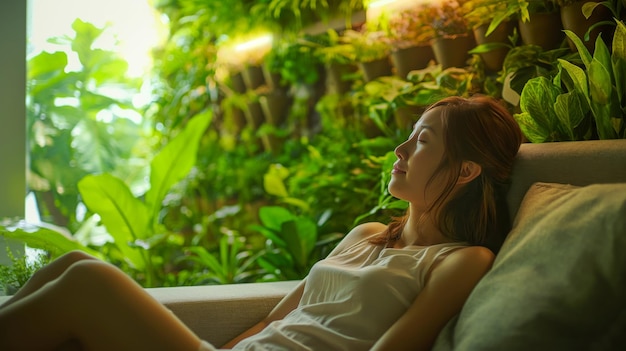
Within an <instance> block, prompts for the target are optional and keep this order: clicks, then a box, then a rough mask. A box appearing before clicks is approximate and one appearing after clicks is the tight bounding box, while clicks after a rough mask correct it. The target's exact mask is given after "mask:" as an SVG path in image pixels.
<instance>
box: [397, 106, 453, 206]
mask: <svg viewBox="0 0 626 351" xmlns="http://www.w3.org/2000/svg"><path fill="white" fill-rule="evenodd" d="M441 109H442V107H435V108H433V109H431V110H429V111H427V112H425V113H424V114H423V115H422V117H421V118H420V120H419V121H418V122H417V123H416V124H415V127H414V128H413V132H412V133H411V135H410V136H409V138H408V139H407V140H406V141H405V142H403V143H402V144H400V145H398V147H396V150H395V153H396V156H397V157H398V161H396V162H395V163H394V167H393V171H392V172H391V181H390V182H389V186H388V189H389V192H390V193H391V194H392V195H393V196H395V197H397V198H399V199H402V200H405V201H409V202H411V204H412V205H417V206H418V208H423V209H425V208H427V206H429V205H430V204H432V202H433V201H434V200H435V199H436V198H437V196H438V195H439V194H441V192H442V191H443V187H444V184H445V183H446V179H445V175H446V174H443V175H442V176H443V177H437V178H435V179H433V180H432V181H431V182H430V183H428V182H429V180H430V179H431V177H432V176H433V174H434V173H435V171H436V170H437V168H438V167H439V165H440V164H441V160H442V159H443V156H444V152H445V145H444V140H443V132H444V130H443V123H442V117H441ZM427 184H428V186H427Z"/></svg>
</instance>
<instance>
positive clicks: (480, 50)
mask: <svg viewBox="0 0 626 351" xmlns="http://www.w3.org/2000/svg"><path fill="white" fill-rule="evenodd" d="M508 47H509V45H507V44H505V43H485V44H480V45H478V46H476V47H475V48H473V49H472V50H470V51H468V53H469V54H484V53H487V52H490V51H493V50H497V49H502V48H508Z"/></svg>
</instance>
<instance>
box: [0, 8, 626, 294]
mask: <svg viewBox="0 0 626 351" xmlns="http://www.w3.org/2000/svg"><path fill="white" fill-rule="evenodd" d="M224 3H225V2H223V1H214V2H213V1H205V2H178V1H168V2H165V1H163V2H159V1H157V2H156V3H155V6H156V8H157V9H158V10H159V11H161V12H162V13H163V15H164V16H167V18H168V19H169V22H170V37H169V40H168V41H167V43H166V44H165V45H164V46H163V47H160V48H157V49H155V51H154V58H155V62H156V63H155V70H154V73H155V82H156V84H155V85H154V86H155V87H156V88H155V91H154V93H153V96H154V100H153V102H152V104H151V105H150V106H149V107H148V108H147V109H146V111H141V112H142V113H143V114H144V116H146V117H147V120H148V121H149V122H148V123H149V126H148V130H149V132H148V133H146V131H145V129H146V126H143V127H139V126H133V125H117V124H116V125H114V126H113V128H111V126H109V127H106V126H98V125H96V123H95V122H93V121H90V120H89V119H85V118H84V117H80V118H79V116H77V115H76V111H73V110H71V109H68V108H67V107H62V108H60V107H59V106H56V107H55V105H54V103H52V102H51V101H48V100H46V99H50V96H53V95H54V94H60V93H67V92H68V91H69V92H74V91H76V90H77V89H78V86H79V85H80V82H85V81H89V80H92V81H94V82H95V83H103V84H104V83H105V81H104V77H105V76H107V77H109V79H112V78H115V77H117V78H119V82H123V83H124V84H127V86H128V87H129V89H133V84H136V82H133V81H131V80H126V79H125V78H124V70H123V64H121V63H119V61H118V60H117V59H116V58H114V57H112V56H106V55H108V54H106V53H100V52H99V53H98V55H104V56H103V57H104V58H106V60H108V61H106V62H109V64H110V66H106V67H109V69H108V70H105V69H104V68H102V65H101V64H96V62H95V61H85V62H83V65H84V66H85V69H84V72H82V73H81V74H83V75H82V76H74V75H72V76H64V74H63V65H64V61H63V58H62V57H60V55H58V54H50V55H49V56H46V57H39V58H37V57H36V58H34V59H33V60H32V61H31V62H29V65H31V70H30V71H31V73H30V77H29V79H37V80H39V81H40V82H45V83H47V85H44V86H45V87H47V88H46V89H41V90H36V89H34V88H33V90H31V91H30V94H31V96H32V99H31V101H30V105H29V108H30V109H31V110H29V113H30V115H29V121H30V122H29V128H30V132H31V133H35V131H38V132H39V133H40V134H37V135H39V136H40V137H42V136H43V139H42V138H39V139H37V138H34V139H32V141H31V143H33V144H32V145H31V148H32V150H33V151H36V152H37V153H40V154H41V162H40V163H38V162H34V163H33V166H32V167H33V168H32V169H31V172H33V173H35V174H36V175H37V177H36V178H35V179H37V180H38V181H40V182H42V183H40V184H46V182H48V183H49V182H50V181H51V179H50V178H52V177H55V180H56V181H58V179H63V182H64V184H63V185H64V186H65V187H66V188H67V190H65V191H64V192H63V194H58V193H54V188H51V187H47V188H46V187H44V188H42V190H41V193H40V194H39V196H40V197H41V199H42V201H40V207H41V210H42V213H43V214H44V218H45V221H47V222H48V223H51V224H55V225H57V226H61V227H63V228H66V229H67V230H66V231H61V230H58V229H55V228H49V227H46V228H41V227H29V226H28V225H27V224H24V223H13V222H11V223H9V222H6V223H4V224H5V225H4V226H3V227H4V228H5V229H4V230H3V235H5V236H7V237H11V238H15V239H19V240H23V241H24V242H25V243H27V244H28V245H29V246H31V247H35V248H41V249H43V250H44V251H45V252H46V254H47V255H48V256H49V257H55V256H57V255H59V254H62V253H63V252H67V251H69V250H74V249H80V250H85V251H87V252H90V253H92V254H93V255H96V256H98V257H101V258H103V259H106V260H108V261H110V262H112V263H114V264H116V265H118V266H120V267H122V268H123V269H124V270H125V271H126V272H127V273H128V274H129V275H131V276H132V277H133V278H134V279H135V280H137V281H138V282H140V283H141V284H142V285H144V286H146V287H152V286H174V285H199V284H225V283H241V282H253V281H272V280H287V279H299V278H302V277H304V276H305V275H306V274H307V272H308V270H309V269H310V267H311V265H312V264H313V263H315V262H316V261H317V260H319V259H320V258H322V257H324V256H325V255H326V254H328V252H329V251H330V250H331V249H332V248H333V246H334V245H335V244H336V243H337V242H338V240H340V239H341V238H342V237H343V235H344V234H345V233H347V231H348V230H349V229H350V228H351V227H353V226H354V225H355V224H357V223H360V222H363V221H375V220H382V221H386V220H388V219H389V218H390V217H391V216H395V215H398V214H400V213H402V211H403V210H404V209H405V208H406V204H405V203H403V202H401V201H398V200H396V199H394V198H393V197H391V196H390V195H389V194H388V193H387V191H386V184H387V181H388V177H389V171H390V169H391V167H392V163H393V161H394V160H395V156H394V155H393V153H392V150H393V148H394V147H395V145H397V144H398V143H399V142H400V141H401V140H403V139H404V138H406V136H407V135H408V134H409V132H410V129H411V125H412V123H414V122H415V120H416V119H417V118H419V114H420V113H421V111H423V109H424V108H425V107H426V106H428V104H430V103H432V102H434V101H436V100H438V99H440V98H442V97H445V96H450V95H461V96H469V95H473V94H486V95H490V96H493V97H495V98H498V99H500V100H501V101H502V104H504V105H505V106H506V107H507V108H509V109H510V111H511V112H512V113H514V114H515V117H516V118H517V120H518V122H519V123H520V126H521V127H522V129H523V131H524V134H525V136H526V138H527V139H528V141H529V142H553V141H565V140H585V139H598V138H601V139H602V138H624V137H626V124H625V121H624V116H625V115H626V92H625V91H624V87H626V75H625V72H626V27H625V25H624V11H623V8H624V2H623V1H621V0H618V1H606V2H598V3H596V2H593V3H585V2H582V3H578V2H571V1H568V2H564V1H558V2H556V1H548V0H545V1H539V0H529V1H527V2H523V1H510V2H509V1H494V0H469V1H461V2H456V1H442V2H436V3H428V2H422V3H419V4H418V3H413V4H412V5H406V6H403V7H402V8H398V9H396V10H395V11H393V14H394V15H390V14H389V13H387V14H385V12H384V11H382V13H383V14H382V15H381V16H380V17H377V18H376V19H373V18H372V17H371V16H370V14H371V13H370V12H368V16H363V14H364V12H363V9H364V8H365V7H367V5H368V4H364V3H362V2H360V1H356V0H344V1H335V2H329V3H332V4H331V5H326V6H324V5H325V4H326V3H325V2H319V3H318V2H314V1H311V2H306V4H307V6H305V7H301V6H300V5H301V4H300V3H301V2H299V1H295V0H294V1H240V2H237V3H236V5H233V6H230V5H229V6H228V7H227V6H226V5H224ZM302 3H305V2H302ZM314 4H317V6H318V7H317V8H315V7H314V6H315V5H314ZM572 6H573V7H575V10H574V11H569V10H571V8H570V7H572ZM564 9H567V10H568V11H569V12H573V13H574V14H575V15H578V16H579V17H578V19H576V20H573V22H572V21H570V20H568V19H566V17H564V16H565V14H563V12H567V11H564ZM485 10H487V11H485ZM379 12H380V11H379ZM250 14H254V15H250ZM544 15H545V16H557V17H550V18H552V19H554V18H558V21H555V20H550V22H555V23H558V24H559V26H557V27H555V28H554V29H553V31H554V32H553V33H552V34H554V36H553V38H551V39H549V38H548V37H550V36H548V35H542V36H540V37H533V35H532V34H531V33H532V24H533V22H534V21H535V20H537V19H538V18H543V16H544ZM586 17H589V18H590V19H589V20H587V19H586ZM337 18H338V19H339V20H337ZM365 18H367V21H365V20H364V19H365ZM250 19H254V20H253V21H249V20H250ZM571 23H574V24H581V23H582V24H585V26H584V27H583V28H582V29H581V28H577V27H570V26H569V25H570V24H571ZM320 28H322V29H321V30H320ZM76 31H77V36H76V41H78V39H79V38H83V42H84V40H85V37H84V35H85V31H87V32H89V33H91V37H89V36H87V38H91V39H93V35H94V33H97V31H98V29H97V28H95V27H90V26H89V25H88V24H85V23H77V24H76ZM261 31H262V32H263V33H266V34H267V33H273V42H272V45H271V46H266V47H265V48H264V49H263V50H261V49H257V51H247V53H248V54H249V55H247V56H246V55H243V54H242V53H241V52H240V53H239V56H237V57H235V56H234V55H233V54H232V52H233V51H232V50H233V49H232V48H233V43H234V42H236V41H237V40H239V39H240V38H245V37H248V38H249V37H250V36H252V35H253V34H254V35H256V34H257V33H259V32H261ZM485 34H488V35H486V36H485ZM543 34H546V32H545V29H544V33H543ZM450 43H452V45H453V47H454V48H456V49H459V48H460V49H461V51H460V52H457V53H451V52H449V51H447V50H450V49H449V48H448V47H447V44H450ZM75 47H77V48H78V47H79V46H75ZM81 50H83V52H82V54H81V53H79V55H83V56H84V57H93V56H94V53H93V52H91V51H90V49H89V46H84V47H82V49H81ZM229 50H231V51H229ZM105 54H106V55H105ZM411 55H412V56H411ZM235 58H237V59H236V60H235ZM450 58H454V59H456V60H448V59H450ZM39 61H45V62H39ZM52 63H54V65H52ZM118 63H119V64H118ZM91 64H93V66H90V65H91ZM35 67H40V68H39V70H38V69H35ZM113 67H117V70H112V68H113ZM96 68H100V69H102V71H101V73H98V70H97V69H96ZM110 72H117V73H116V74H114V75H110V74H109V75H106V74H108V73H110ZM105 73H106V74H105ZM53 83H54V84H53ZM94 86H95V87H96V88H97V84H95V85H93V84H92V85H90V86H87V87H85V86H81V88H80V91H81V95H80V97H79V100H80V103H81V108H80V110H90V109H93V110H94V111H97V109H101V108H104V107H105V106H109V105H111V104H117V105H120V106H122V107H128V106H126V105H124V102H123V101H122V100H115V99H107V97H106V96H105V95H102V94H98V91H97V89H95V88H94V89H93V90H90V87H94ZM50 109H52V110H53V111H49V110H50ZM51 113H54V115H55V116H57V117H56V118H55V119H46V118H45V116H48V115H50V114H51ZM59 118H62V119H63V120H64V121H65V122H64V123H65V124H61V125H60V126H61V127H59V124H58V122H59ZM53 122H57V124H50V125H46V124H45V123H53ZM79 123H80V124H84V125H85V126H84V127H83V128H82V129H80V130H81V131H91V132H92V133H100V134H97V135H100V137H101V139H102V138H104V139H102V140H108V141H109V142H113V141H115V143H114V144H115V146H116V147H115V148H99V149H98V150H100V151H106V152H107V153H106V154H100V155H99V157H98V158H94V157H93V155H94V154H93V152H94V150H89V149H88V148H87V147H88V146H89V143H87V141H88V139H92V138H91V137H89V138H88V137H87V136H88V135H90V134H85V133H83V132H81V133H76V132H75V133H74V134H72V133H71V131H72V130H75V129H73V128H74V127H76V125H77V124H79ZM116 123H118V122H116ZM119 123H123V122H119ZM68 125H72V127H73V128H68V127H67V126H68ZM63 126H64V127H63ZM62 127H63V128H62ZM46 128H47V129H46ZM51 129H52V130H56V132H55V133H54V135H47V134H45V133H43V132H42V131H46V130H48V131H49V130H51ZM140 130H141V132H140ZM106 131H108V133H109V134H106V133H105V134H102V133H104V132H106ZM41 133H43V134H41ZM137 133H143V134H142V135H144V136H146V138H141V140H144V141H143V142H141V143H139V144H137V143H136V142H137V140H138V139H137V137H136V136H137V135H138V134H137ZM46 137H47V138H48V139H46ZM81 139H82V140H83V141H84V142H85V145H83V144H82V143H81V142H80V140H81ZM46 140H48V141H49V142H50V143H53V144H51V145H52V146H51V145H46V144H45V141H46ZM71 140H74V142H71ZM37 141H40V142H44V144H42V145H43V146H45V147H42V145H39V144H37ZM61 146H62V148H63V149H55V150H62V152H58V151H56V153H55V154H54V155H56V156H54V157H57V158H58V157H64V158H63V159H58V160H56V159H55V161H54V164H53V165H54V166H55V167H52V165H50V164H47V165H46V163H45V160H46V158H47V157H49V155H48V153H49V152H51V151H52V150H53V149H52V148H53V147H54V148H58V147H61ZM146 149H151V150H153V152H147V151H145V150H146ZM131 150H133V151H132V152H131ZM137 150H140V151H137ZM152 154H154V156H153V157H152V156H150V155H152ZM137 155H139V157H138V159H139V160H140V161H141V160H143V161H141V162H137V163H136V164H138V165H140V167H134V168H132V167H131V168H129V167H128V165H129V164H130V163H128V162H125V161H124V160H128V159H129V157H131V156H132V157H137ZM95 160H99V161H100V162H98V163H97V164H96V163H95V162H94V161H95ZM48 162H50V161H48ZM63 164H66V165H69V164H73V165H75V167H74V168H70V167H67V168H64V167H60V166H59V165H63ZM44 171H45V172H44ZM70 171H71V172H70ZM46 172H48V173H46ZM51 172H52V173H51ZM58 172H70V173H66V174H64V176H67V178H59V177H60V176H59V175H58ZM137 175H139V177H134V176H137ZM137 179H149V182H145V181H144V182H143V183H142V182H141V181H139V182H138V181H137ZM31 186H32V184H31ZM34 189H35V190H37V189H36V188H34ZM373 189H374V190H375V191H372V190H373ZM61 195H62V196H61ZM83 205H84V206H85V208H86V209H87V210H86V213H85V214H84V216H82V215H81V217H80V218H77V217H76V213H77V208H78V207H80V206H83ZM68 232H69V233H68ZM16 267H19V265H16ZM18 270H21V271H23V270H24V269H23V268H18ZM18 273H19V272H18ZM3 274H4V275H5V276H7V275H10V273H3ZM15 274H17V273H15Z"/></svg>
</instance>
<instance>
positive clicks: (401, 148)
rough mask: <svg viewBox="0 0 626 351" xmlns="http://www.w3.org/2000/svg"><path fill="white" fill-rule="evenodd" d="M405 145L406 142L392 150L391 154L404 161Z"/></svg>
mask: <svg viewBox="0 0 626 351" xmlns="http://www.w3.org/2000/svg"><path fill="white" fill-rule="evenodd" d="M405 145H406V141H405V142H403V143H402V144H400V145H398V146H396V148H395V149H394V150H393V152H394V153H395V154H396V157H397V158H398V159H400V160H402V159H404V156H405V155H406V154H405V150H404V146H405Z"/></svg>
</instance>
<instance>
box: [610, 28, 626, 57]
mask: <svg viewBox="0 0 626 351" xmlns="http://www.w3.org/2000/svg"><path fill="white" fill-rule="evenodd" d="M616 22H617V26H616V27H615V32H614V33H613V45H612V46H613V59H622V60H626V24H624V22H622V21H616Z"/></svg>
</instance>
